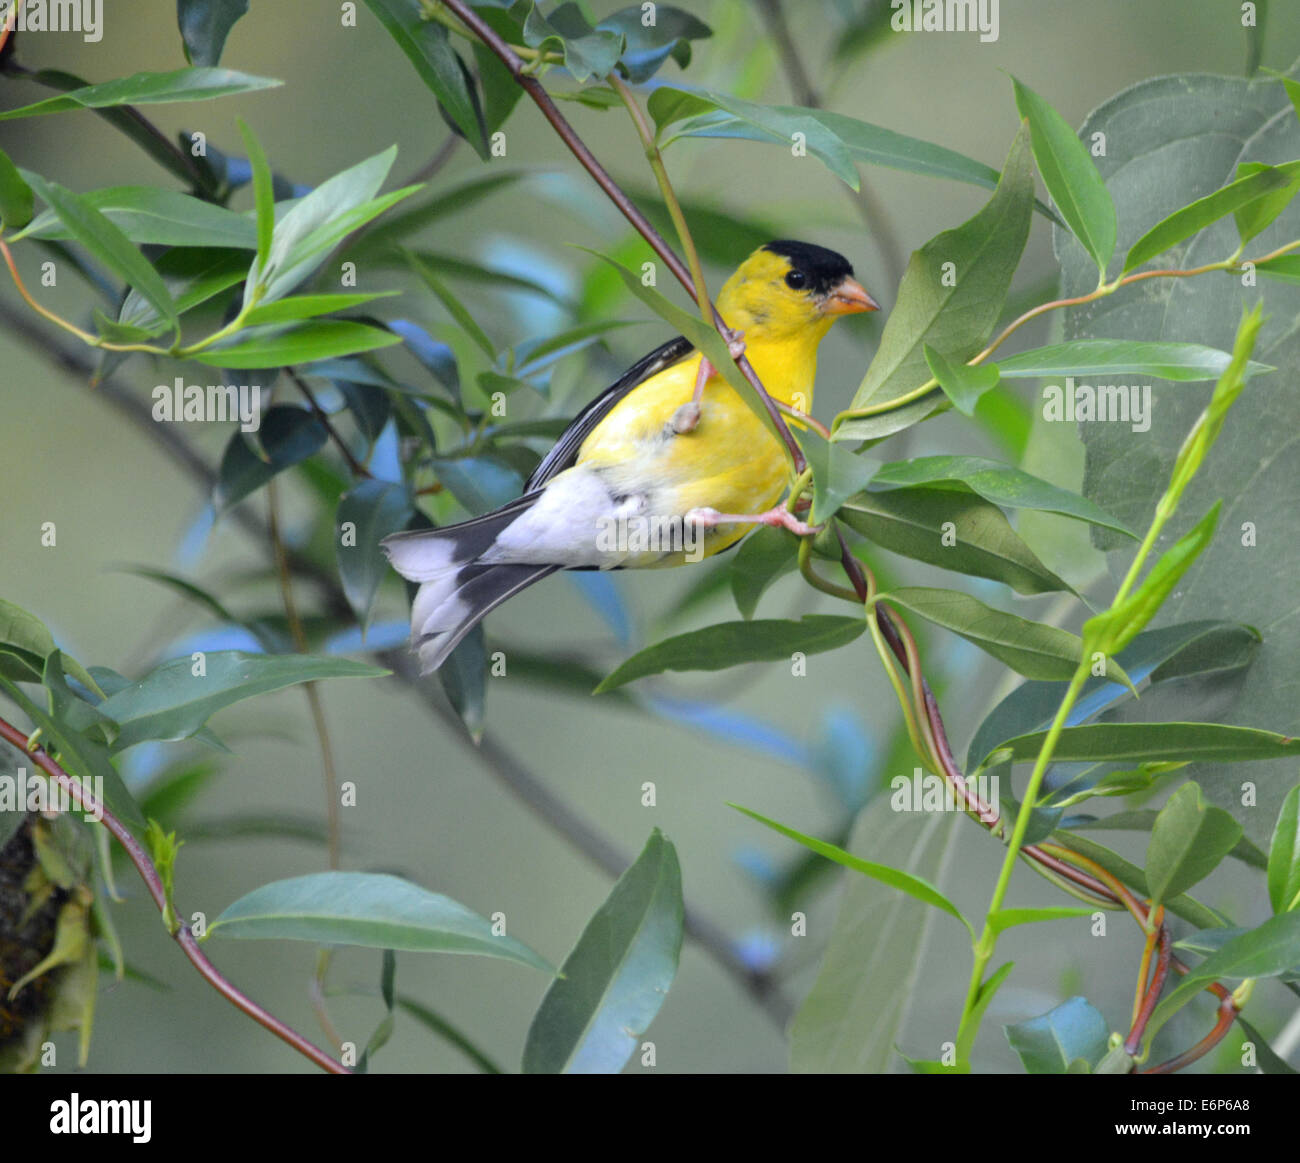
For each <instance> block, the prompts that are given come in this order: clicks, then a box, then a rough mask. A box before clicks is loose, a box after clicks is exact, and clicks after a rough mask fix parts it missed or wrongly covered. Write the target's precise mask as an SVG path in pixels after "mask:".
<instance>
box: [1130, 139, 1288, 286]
mask: <svg viewBox="0 0 1300 1163" xmlns="http://www.w3.org/2000/svg"><path fill="white" fill-rule="evenodd" d="M1298 175H1300V162H1288V163H1287V164H1286V165H1282V166H1276V167H1264V168H1262V169H1260V170H1258V171H1256V172H1255V173H1250V174H1247V175H1246V176H1245V177H1244V178H1238V179H1237V180H1236V181H1234V182H1229V183H1228V184H1227V185H1226V186H1224V187H1223V188H1222V189H1220V190H1216V191H1215V192H1214V193H1213V194H1207V195H1206V196H1205V197H1204V198H1197V199H1196V201H1195V202H1192V203H1191V204H1190V205H1187V206H1184V207H1183V208H1182V209H1181V210H1176V211H1174V213H1172V214H1170V215H1169V217H1168V218H1166V219H1164V221H1162V222H1159V223H1157V224H1156V225H1155V226H1153V227H1152V228H1151V229H1150V230H1148V231H1147V232H1146V233H1145V234H1144V235H1143V236H1142V237H1141V238H1139V239H1138V240H1137V242H1135V243H1134V244H1133V246H1132V247H1131V248H1130V250H1129V252H1128V255H1127V256H1126V257H1125V259H1124V271H1123V273H1124V274H1127V273H1128V272H1129V271H1132V270H1136V269H1137V268H1138V267H1140V266H1141V265H1142V264H1143V263H1145V262H1149V261H1150V260H1151V259H1153V258H1155V257H1156V255H1158V254H1163V253H1164V252H1165V251H1167V250H1169V249H1170V248H1171V247H1175V246H1177V245H1178V244H1179V243H1180V242H1182V241H1184V240H1185V239H1188V238H1191V237H1192V235H1193V234H1198V233H1200V232H1201V231H1202V230H1204V229H1205V228H1206V227H1207V226H1210V225H1212V224H1213V223H1215V222H1217V221H1218V220H1219V219H1220V218H1226V217H1227V216H1228V215H1229V214H1235V213H1237V212H1238V211H1239V210H1241V209H1242V208H1243V207H1245V206H1249V205H1250V204H1251V203H1252V202H1254V201H1256V200H1257V199H1260V198H1263V197H1264V196H1265V195H1268V194H1271V193H1273V192H1274V191H1275V190H1279V189H1281V188H1283V187H1285V186H1287V185H1288V184H1290V183H1292V182H1294V181H1295V180H1296V178H1297V176H1298Z"/></svg>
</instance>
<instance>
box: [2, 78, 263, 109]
mask: <svg viewBox="0 0 1300 1163" xmlns="http://www.w3.org/2000/svg"><path fill="white" fill-rule="evenodd" d="M283 83H284V82H283V81H272V80H270V79H268V78H267V77H253V76H249V74H247V73H237V72H235V71H234V70H233V69H177V70H176V71H175V72H171V73H136V74H134V75H133V76H130V77H123V78H122V79H121V80H118V81H105V82H104V83H103V84H99V85H86V86H85V87H84V88H81V89H73V90H72V91H71V92H69V93H61V94H60V95H59V96H57V97H47V98H46V99H45V100H44V101H37V102H36V103H35V104H34V105H24V106H23V107H22V108H21V109H8V110H6V111H5V112H3V113H0V121H12V120H14V119H16V118H19V117H39V116H44V115H45V114H48V113H66V112H68V111H69V110H71V109H106V108H109V107H110V106H117V105H161V104H165V103H167V102H171V101H203V100H207V99H209V98H212V97H226V96H229V95H231V94H234V93H251V92H254V91H256V90H258V89H272V88H275V87H276V86H277V85H282V84H283Z"/></svg>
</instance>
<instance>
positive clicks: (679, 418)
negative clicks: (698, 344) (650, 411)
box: [668, 328, 745, 436]
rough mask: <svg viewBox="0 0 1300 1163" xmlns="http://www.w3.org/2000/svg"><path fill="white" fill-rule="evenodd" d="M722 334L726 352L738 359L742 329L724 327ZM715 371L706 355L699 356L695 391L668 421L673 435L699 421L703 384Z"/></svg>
mask: <svg viewBox="0 0 1300 1163" xmlns="http://www.w3.org/2000/svg"><path fill="white" fill-rule="evenodd" d="M722 335H723V338H724V339H726V341H727V352H728V354H730V356H731V358H732V359H739V358H740V357H741V356H742V355H744V354H745V333H744V332H743V331H732V330H731V329H730V328H724V329H723V332H722ZM715 371H716V369H715V368H714V366H713V364H712V363H710V362H709V359H708V357H707V356H703V357H701V359H700V370H699V373H698V374H697V375H696V377H695V391H694V392H692V393H691V398H690V400H689V401H688V402H687V403H685V404H683V405H682V406H681V407H680V408H678V409H677V411H676V412H674V413H673V414H672V418H671V419H670V420H669V421H668V429H669V431H670V432H672V433H673V434H674V435H676V436H684V435H685V434H686V433H687V432H694V431H695V428H696V426H697V425H698V424H699V422H700V401H701V400H703V399H704V385H705V384H707V383H708V382H709V377H710V376H712V375H713V374H714V373H715Z"/></svg>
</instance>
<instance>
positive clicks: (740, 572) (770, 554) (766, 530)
mask: <svg viewBox="0 0 1300 1163" xmlns="http://www.w3.org/2000/svg"><path fill="white" fill-rule="evenodd" d="M798 551H799V539H798V538H797V537H796V536H795V535H794V534H793V533H791V532H790V531H789V530H788V529H775V528H772V527H771V526H766V525H765V526H763V527H761V528H759V529H756V530H755V531H754V532H753V533H751V534H750V535H749V536H748V537H746V538H745V540H744V541H742V542H741V543H740V549H739V550H738V551H737V553H736V556H735V557H734V558H732V561H731V574H730V576H731V596H732V597H733V598H734V599H735V601H736V609H737V610H739V611H740V615H741V617H742V618H744V619H745V621H747V622H748V621H749V620H750V619H751V618H752V617H753V616H754V611H755V610H757V609H758V600H759V598H761V597H762V596H763V592H764V591H765V590H766V589H767V587H768V586H770V585H771V584H772V583H773V582H774V581H776V580H777V578H779V577H782V576H784V575H785V574H787V573H789V572H790V571H791V570H793V569H794V568H796V566H797V564H798V562H797V554H798Z"/></svg>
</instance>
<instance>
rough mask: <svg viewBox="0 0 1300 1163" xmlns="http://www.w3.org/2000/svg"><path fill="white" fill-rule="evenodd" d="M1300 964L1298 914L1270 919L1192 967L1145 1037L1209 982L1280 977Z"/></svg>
mask: <svg viewBox="0 0 1300 1163" xmlns="http://www.w3.org/2000/svg"><path fill="white" fill-rule="evenodd" d="M1297 964H1300V912H1294V913H1282V914H1280V915H1278V916H1275V917H1270V918H1269V919H1268V920H1267V921H1265V922H1264V923H1263V924H1262V925H1260V926H1259V927H1258V928H1255V929H1251V930H1249V931H1248V932H1245V933H1242V934H1241V935H1240V936H1239V937H1234V938H1233V939H1232V940H1231V941H1228V942H1227V943H1226V944H1225V945H1224V946H1223V947H1222V948H1221V949H1220V950H1219V951H1218V952H1217V953H1211V954H1210V955H1209V956H1208V957H1207V958H1206V959H1205V960H1204V961H1202V962H1201V963H1200V964H1199V965H1194V966H1192V968H1191V969H1190V970H1189V971H1188V972H1187V974H1186V975H1185V976H1184V977H1183V978H1182V979H1181V980H1180V981H1179V982H1178V984H1177V985H1176V986H1175V987H1174V988H1173V990H1172V991H1171V992H1170V993H1169V994H1167V995H1166V997H1165V998H1164V1000H1163V1001H1161V1003H1160V1004H1159V1005H1158V1006H1156V1009H1155V1013H1153V1014H1152V1015H1151V1021H1150V1023H1149V1025H1148V1026H1147V1036H1148V1037H1149V1038H1151V1037H1154V1036H1155V1033H1156V1031H1157V1030H1159V1029H1160V1027H1161V1026H1163V1025H1164V1024H1165V1022H1167V1021H1168V1020H1169V1019H1170V1018H1171V1017H1172V1016H1173V1015H1174V1014H1175V1013H1177V1012H1178V1010H1180V1009H1182V1007H1183V1006H1184V1005H1186V1004H1187V1003H1188V1002H1189V1001H1190V1000H1191V999H1192V998H1193V997H1195V996H1196V995H1197V994H1198V993H1200V992H1201V990H1203V989H1204V988H1205V987H1206V985H1207V984H1208V983H1209V982H1211V981H1218V980H1221V979H1225V978H1226V979H1229V980H1232V981H1241V980H1244V979H1245V978H1247V977H1280V976H1281V975H1282V974H1284V973H1286V972H1288V971H1289V970H1290V969H1292V968H1294V967H1295V966H1296V965H1297Z"/></svg>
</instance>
